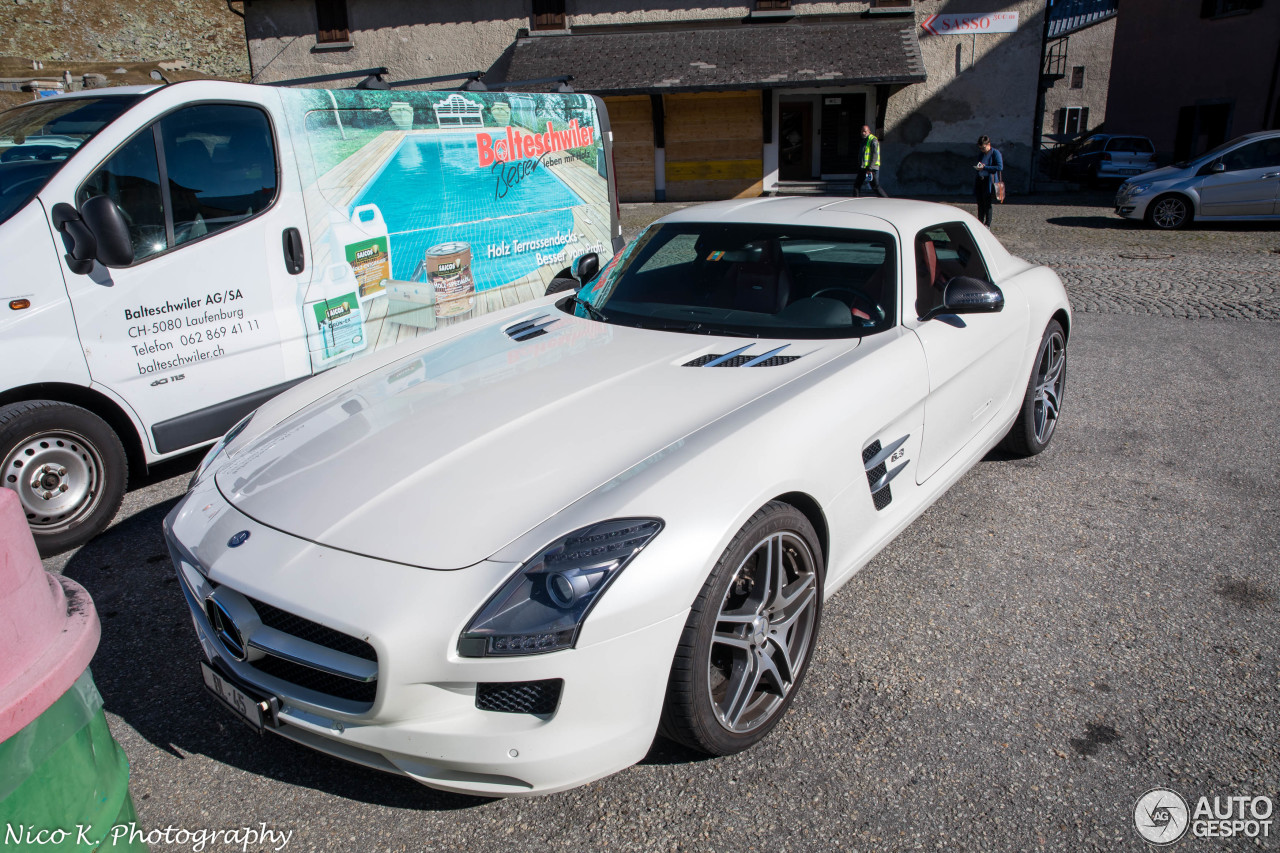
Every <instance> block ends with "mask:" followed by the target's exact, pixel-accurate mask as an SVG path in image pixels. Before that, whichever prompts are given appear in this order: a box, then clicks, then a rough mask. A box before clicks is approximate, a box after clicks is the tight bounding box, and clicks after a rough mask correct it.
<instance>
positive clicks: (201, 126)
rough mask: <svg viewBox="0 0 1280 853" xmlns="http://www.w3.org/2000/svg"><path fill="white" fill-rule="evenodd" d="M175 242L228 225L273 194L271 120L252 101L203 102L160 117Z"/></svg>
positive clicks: (255, 210)
mask: <svg viewBox="0 0 1280 853" xmlns="http://www.w3.org/2000/svg"><path fill="white" fill-rule="evenodd" d="M160 136H161V138H162V139H163V141H164V161H165V167H166V171H167V172H168V177H169V198H170V205H171V209H172V212H173V237H174V243H175V245H179V246H180V245H182V244H183V243H187V242H190V241H191V240H196V239H199V238H200V237H203V236H205V235H206V234H212V233H213V232H215V231H220V230H222V229H223V228H229V227H230V226H232V225H235V224H236V223H237V222H241V221H243V220H245V219H248V218H249V217H250V216H253V215H254V214H256V213H259V212H261V211H262V210H264V209H266V208H267V207H268V206H269V205H270V204H271V202H272V200H273V199H275V196H276V152H275V145H274V143H273V141H272V138H271V125H270V124H269V123H268V121H267V117H266V115H265V114H264V113H263V112H262V111H261V110H258V109H255V108H254V107H246V106H235V105H230V104H206V105H201V106H195V107H188V108H187V109H184V110H179V111H178V112H176V113H173V114H171V115H168V116H166V117H164V118H163V119H161V120H160Z"/></svg>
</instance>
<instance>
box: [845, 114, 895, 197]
mask: <svg viewBox="0 0 1280 853" xmlns="http://www.w3.org/2000/svg"><path fill="white" fill-rule="evenodd" d="M867 175H870V176H871V189H872V190H874V191H875V194H876V195H878V196H880V198H888V197H889V194H888V193H887V192H885V191H884V188H883V187H881V186H880V140H879V139H878V138H877V137H876V135H875V134H874V133H872V132H871V128H870V127H868V126H867V125H865V124H864V125H863V126H862V171H860V172H858V180H857V181H856V182H855V183H854V185H853V194H854V195H855V196H860V195H862V184H863V182H865V181H866V180H867Z"/></svg>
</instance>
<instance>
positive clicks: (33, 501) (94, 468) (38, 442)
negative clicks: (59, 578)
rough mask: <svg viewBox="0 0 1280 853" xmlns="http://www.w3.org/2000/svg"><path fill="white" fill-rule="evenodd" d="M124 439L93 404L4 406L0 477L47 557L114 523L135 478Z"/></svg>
mask: <svg viewBox="0 0 1280 853" xmlns="http://www.w3.org/2000/svg"><path fill="white" fill-rule="evenodd" d="M127 465H128V461H127V460H126V458H125V453H124V447H123V446H122V445H121V444H120V439H119V438H118V437H117V436H116V434H115V432H114V431H113V430H112V429H111V427H109V426H107V424H106V422H105V421H103V420H102V419H101V418H99V417H98V416H97V415H95V414H93V412H90V411H88V410H87V409H82V408H80V407H79V406H72V405H69V404H67V403H58V402H54V401H52V400H34V401H31V402H26V403H17V404H14V405H10V406H5V407H3V408H0V485H3V486H5V487H6V488H9V489H12V490H13V491H15V492H17V493H18V500H19V501H20V502H21V504H22V511H23V513H24V514H25V515H26V517H27V524H28V525H29V526H30V528H31V535H32V536H33V537H34V538H35V542H36V547H37V548H38V549H39V551H40V555H41V556H42V557H48V556H52V555H53V554H59V553H61V552H63V551H68V550H70V549H72V548H75V547H77V546H79V545H83V544H84V543H85V542H88V541H89V540H90V539H92V538H93V537H94V536H95V535H97V534H98V533H99V532H101V531H102V530H103V528H105V527H106V526H107V524H108V523H110V521H111V519H112V517H113V516H115V514H116V510H118V509H119V508H120V502H121V501H122V500H123V499H124V491H125V484H126V481H127V478H128V471H127Z"/></svg>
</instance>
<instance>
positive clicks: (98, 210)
mask: <svg viewBox="0 0 1280 853" xmlns="http://www.w3.org/2000/svg"><path fill="white" fill-rule="evenodd" d="M80 218H81V219H83V220H84V224H85V225H87V226H89V230H90V231H92V232H93V236H94V239H96V240H97V241H98V252H97V258H98V261H99V263H101V264H102V265H103V266H107V267H127V266H129V264H131V263H133V240H132V239H130V237H129V223H127V222H125V221H124V213H122V212H121V210H120V205H118V204H116V200H115V199H113V198H112V197H111V196H107V195H98V196H94V197H93V198H91V199H86V200H85V202H84V204H82V205H80Z"/></svg>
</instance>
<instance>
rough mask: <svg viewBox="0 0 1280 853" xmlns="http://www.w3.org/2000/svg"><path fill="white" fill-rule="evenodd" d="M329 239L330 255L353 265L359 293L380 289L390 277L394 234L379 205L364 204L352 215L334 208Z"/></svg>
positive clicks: (370, 292) (335, 260) (338, 260)
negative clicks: (391, 236) (389, 231)
mask: <svg viewBox="0 0 1280 853" xmlns="http://www.w3.org/2000/svg"><path fill="white" fill-rule="evenodd" d="M329 240H330V247H331V256H330V257H331V259H332V260H333V262H334V263H338V262H340V261H346V262H347V263H348V264H350V265H351V269H352V271H353V272H354V273H355V277H356V281H358V282H359V283H360V296H362V297H368V296H373V295H374V294H376V293H381V292H382V287H383V282H385V281H386V280H387V279H389V278H391V238H390V237H389V236H388V235H387V223H386V222H385V221H384V220H383V218H382V211H380V210H379V209H378V206H377V205H376V204H362V205H360V206H359V207H357V208H355V209H354V210H352V211H351V218H350V219H348V218H347V217H345V216H343V215H342V214H341V213H338V212H337V211H331V212H330V213H329Z"/></svg>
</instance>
